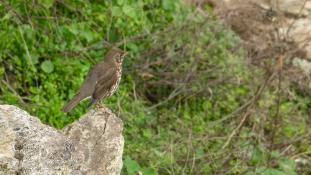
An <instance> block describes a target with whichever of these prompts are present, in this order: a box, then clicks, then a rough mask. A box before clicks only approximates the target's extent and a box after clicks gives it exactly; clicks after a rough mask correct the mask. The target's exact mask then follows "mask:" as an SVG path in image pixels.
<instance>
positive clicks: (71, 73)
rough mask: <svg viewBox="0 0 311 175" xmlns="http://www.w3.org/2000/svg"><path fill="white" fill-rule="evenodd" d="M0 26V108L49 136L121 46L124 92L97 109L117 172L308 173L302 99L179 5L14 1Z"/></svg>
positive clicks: (230, 36)
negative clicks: (20, 112)
mask: <svg viewBox="0 0 311 175" xmlns="http://www.w3.org/2000/svg"><path fill="white" fill-rule="evenodd" d="M0 21H1V22H0V38H1V39H2V42H0V62H1V64H2V66H1V68H0V76H1V86H0V87H1V88H0V90H1V91H0V94H1V96H0V102H1V103H7V104H14V105H18V106H20V107H22V108H24V109H26V110H27V111H29V112H30V113H31V114H32V115H34V116H38V117H39V118H40V119H41V121H42V122H44V123H47V124H49V125H52V126H54V127H56V128H62V127H63V126H64V125H66V124H68V123H71V122H73V121H74V120H76V119H77V118H79V117H80V116H81V115H83V114H84V113H85V112H86V102H82V104H80V105H79V106H78V107H76V108H75V109H74V110H73V112H71V113H69V114H64V113H63V112H61V110H60V109H61V107H62V105H63V104H64V103H65V101H67V100H68V99H69V98H70V97H72V96H73V95H74V93H75V92H76V90H77V89H78V87H79V85H80V83H81V82H82V81H83V78H84V76H85V74H86V73H87V71H88V69H89V67H90V66H91V65H93V64H94V63H96V62H97V61H98V60H100V59H101V58H102V56H103V55H104V54H105V53H106V50H105V49H103V47H102V45H101V44H98V43H100V42H101V41H102V39H103V37H104V38H105V39H106V40H109V41H110V42H113V43H115V42H121V43H122V45H121V47H122V48H125V49H126V50H127V51H128V52H129V54H128V56H127V57H126V59H125V62H124V71H123V77H122V82H121V86H120V88H119V90H118V92H117V93H116V95H114V96H113V97H111V98H109V99H105V100H104V101H103V103H105V104H106V105H107V106H109V107H110V108H111V109H112V110H113V111H114V112H115V113H116V114H117V115H118V116H119V117H120V118H122V120H123V122H124V136H125V150H124V168H123V171H122V174H125V175H127V174H128V175H132V174H133V173H134V172H136V171H141V172H143V174H144V175H145V174H146V175H153V174H161V175H162V174H249V175H250V174H264V175H266V174H308V173H310V172H311V170H310V168H308V167H310V166H309V165H310V151H311V150H310V149H311V148H310V144H311V143H310V141H309V139H308V138H310V131H309V130H308V128H310V123H309V122H310V121H309V117H308V115H309V114H308V109H309V106H310V100H309V98H308V97H305V95H304V94H302V93H301V92H300V91H298V90H297V89H296V88H295V87H294V86H291V85H289V82H288V81H287V80H286V78H283V79H282V78H281V79H280V78H279V74H278V73H276V74H275V76H273V77H272V78H270V79H269V77H271V72H268V71H266V70H265V69H262V68H260V67H256V66H252V65H248V64H247V63H246V58H245V57H246V53H245V51H244V50H243V49H242V48H240V47H239V42H240V40H239V38H238V37H237V36H236V35H235V34H234V33H233V32H231V31H229V30H227V29H225V28H224V27H223V26H222V25H221V24H220V23H219V22H218V21H217V20H216V19H213V18H212V17H211V18H207V19H206V18H205V17H202V16H200V15H198V14H196V13H195V12H194V10H193V9H192V8H191V7H188V6H184V5H183V4H182V3H180V2H179V1H164V0H163V1H158V0H142V1H124V0H118V1H103V2H102V1H94V2H93V1H53V0H44V1H38V3H36V4H32V3H31V1H20V0H14V1H10V2H6V1H0ZM269 64H270V66H271V67H274V66H275V65H274V63H273V61H271V63H269ZM187 77H188V78H187ZM268 80H269V81H268ZM280 80H281V81H280ZM265 82H266V83H265ZM279 82H280V83H279ZM308 161H309V162H308ZM308 163H309V164H308Z"/></svg>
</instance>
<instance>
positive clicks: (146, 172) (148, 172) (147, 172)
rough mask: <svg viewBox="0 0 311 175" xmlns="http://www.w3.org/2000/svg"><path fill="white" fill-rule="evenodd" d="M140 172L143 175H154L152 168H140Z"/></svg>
mask: <svg viewBox="0 0 311 175" xmlns="http://www.w3.org/2000/svg"><path fill="white" fill-rule="evenodd" d="M141 172H142V173H143V175H156V173H155V171H154V170H153V169H152V168H146V167H144V168H142V169H141Z"/></svg>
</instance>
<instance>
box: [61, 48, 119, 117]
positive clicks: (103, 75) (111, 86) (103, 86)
mask: <svg viewBox="0 0 311 175" xmlns="http://www.w3.org/2000/svg"><path fill="white" fill-rule="evenodd" d="M124 56H125V52H124V51H122V50H121V49H119V48H117V47H112V48H111V49H110V50H109V51H108V53H107V54H106V56H105V58H104V59H103V60H101V61H100V62H98V63H97V64H96V65H94V67H93V68H92V69H90V71H89V73H88V74H87V76H86V78H85V80H84V82H83V83H82V85H81V87H80V89H79V90H78V92H77V94H76V95H75V96H74V97H73V98H72V99H71V100H70V101H69V102H68V103H66V104H65V105H64V107H63V111H64V112H69V111H70V110H71V109H72V108H73V107H75V106H76V105H77V104H78V103H79V102H80V101H81V100H83V99H85V98H88V97H91V101H90V104H89V106H91V105H93V104H95V103H96V102H98V100H100V99H102V98H105V97H108V96H111V95H112V94H113V93H114V92H115V91H116V89H117V88H118V86H119V83H120V80H121V74H122V61H123V58H124Z"/></svg>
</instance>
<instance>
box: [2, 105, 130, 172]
mask: <svg viewBox="0 0 311 175" xmlns="http://www.w3.org/2000/svg"><path fill="white" fill-rule="evenodd" d="M122 129H123V125H122V121H121V120H120V119H119V118H117V117H116V116H115V115H114V114H113V113H112V112H111V111H110V110H109V109H107V108H100V109H99V110H96V111H95V110H91V111H90V112H88V113H87V114H86V115H84V116H82V117H81V119H80V120H79V121H77V122H75V123H73V124H71V125H69V126H67V127H65V128H64V130H63V131H59V130H56V129H55V128H52V127H50V126H47V125H44V124H42V123H41V122H40V121H39V120H38V119H37V118H35V117H32V116H30V115H29V114H28V113H26V112H25V111H23V110H21V109H19V108H17V107H15V106H10V105H0V175H11V174H12V175H13V174H14V175H16V174H27V175H28V174H31V175H33V174H35V175H41V174H42V175H50V174H51V175H52V174H53V175H54V174H66V175H67V174H70V175H84V174H85V175H86V174H87V175H89V174H91V175H92V174H94V175H97V174H103V175H110V174H111V175H115V174H120V172H121V168H122V152H123V144H124V139H123V136H122Z"/></svg>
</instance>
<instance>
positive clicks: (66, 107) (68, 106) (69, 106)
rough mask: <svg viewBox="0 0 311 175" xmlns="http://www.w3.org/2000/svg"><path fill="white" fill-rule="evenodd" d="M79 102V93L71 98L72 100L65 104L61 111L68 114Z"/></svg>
mask: <svg viewBox="0 0 311 175" xmlns="http://www.w3.org/2000/svg"><path fill="white" fill-rule="evenodd" d="M80 101H81V95H80V93H78V94H76V95H75V96H74V97H72V99H71V100H70V101H69V102H67V103H66V104H65V105H64V107H63V111H64V112H69V111H71V109H72V108H73V107H75V106H76V105H77V104H78V103H79V102H80Z"/></svg>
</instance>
